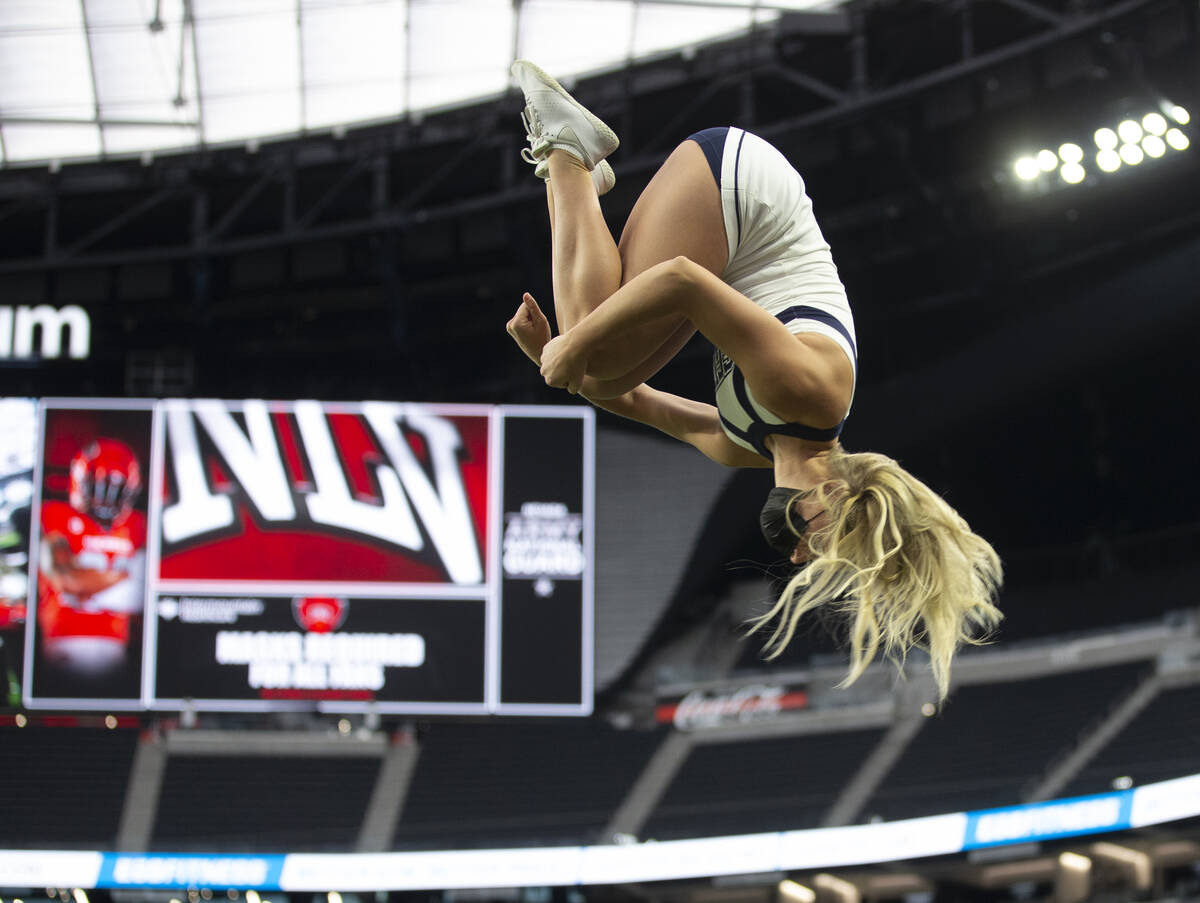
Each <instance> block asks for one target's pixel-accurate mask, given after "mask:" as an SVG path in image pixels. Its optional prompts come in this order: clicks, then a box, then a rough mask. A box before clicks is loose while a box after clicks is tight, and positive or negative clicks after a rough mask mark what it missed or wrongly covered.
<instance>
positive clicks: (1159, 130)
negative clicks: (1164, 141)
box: [1142, 113, 1167, 135]
mask: <svg viewBox="0 0 1200 903" xmlns="http://www.w3.org/2000/svg"><path fill="white" fill-rule="evenodd" d="M1142 128H1143V129H1144V130H1145V131H1146V132H1147V133H1149V134H1151V135H1161V134H1163V133H1164V132H1166V130H1167V120H1166V119H1164V118H1163V115H1162V114H1161V113H1147V114H1146V115H1145V116H1143V117H1142Z"/></svg>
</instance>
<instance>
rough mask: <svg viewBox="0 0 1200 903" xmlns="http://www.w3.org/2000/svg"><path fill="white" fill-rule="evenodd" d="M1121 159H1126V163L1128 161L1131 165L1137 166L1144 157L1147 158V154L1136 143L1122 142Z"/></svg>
mask: <svg viewBox="0 0 1200 903" xmlns="http://www.w3.org/2000/svg"><path fill="white" fill-rule="evenodd" d="M1121 159H1122V160H1124V161H1125V162H1126V163H1128V164H1129V165H1130V166H1137V165H1138V164H1139V163H1141V162H1142V161H1143V160H1144V159H1146V155H1145V154H1144V153H1143V152H1142V149H1141V148H1140V147H1139V146H1138V145H1136V144H1122V145H1121Z"/></svg>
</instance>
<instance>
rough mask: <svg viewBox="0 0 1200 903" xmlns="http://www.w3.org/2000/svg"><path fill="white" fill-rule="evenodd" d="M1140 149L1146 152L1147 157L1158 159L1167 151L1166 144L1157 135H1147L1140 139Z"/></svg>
mask: <svg viewBox="0 0 1200 903" xmlns="http://www.w3.org/2000/svg"><path fill="white" fill-rule="evenodd" d="M1142 150H1144V151H1145V152H1146V156H1147V157H1154V158H1155V159H1158V158H1159V157H1161V156H1162V155H1163V154H1165V153H1166V152H1167V145H1166V142H1165V141H1163V140H1162V139H1161V138H1159V137H1158V135H1147V136H1146V137H1145V138H1143V139H1142Z"/></svg>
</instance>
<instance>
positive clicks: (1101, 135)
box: [1094, 127, 1120, 150]
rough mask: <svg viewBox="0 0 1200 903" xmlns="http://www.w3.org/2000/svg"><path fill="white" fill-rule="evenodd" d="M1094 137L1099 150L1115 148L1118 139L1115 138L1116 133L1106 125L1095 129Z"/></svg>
mask: <svg viewBox="0 0 1200 903" xmlns="http://www.w3.org/2000/svg"><path fill="white" fill-rule="evenodd" d="M1094 137H1095V139H1096V147H1098V148H1100V150H1116V149H1117V144H1118V142H1119V141H1120V139H1119V138H1117V133H1116V132H1114V131H1113V130H1112V129H1110V128H1108V127H1105V128H1102V129H1096V134H1095V136H1094Z"/></svg>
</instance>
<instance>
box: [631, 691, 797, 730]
mask: <svg viewBox="0 0 1200 903" xmlns="http://www.w3.org/2000/svg"><path fill="white" fill-rule="evenodd" d="M807 705H808V694H807V693H805V692H804V691H802V690H788V688H787V687H784V686H782V685H780V684H746V685H745V686H742V687H737V688H736V689H732V690H721V691H713V692H707V691H705V690H693V691H692V692H691V693H688V694H687V695H686V696H684V697H683V698H682V699H680V700H679V701H678V702H673V703H665V704H663V705H660V706H658V708H657V709H656V710H655V713H654V715H655V718H654V720H655V721H657V722H658V723H659V724H674V725H675V727H676V728H678V729H679V730H681V731H691V730H697V729H700V728H708V727H718V726H720V725H724V724H735V723H741V724H745V723H747V722H753V721H763V720H767V719H770V718H774V717H775V716H776V715H778V714H779V713H780V712H783V711H788V710H790V709H802V708H805V707H806V706H807Z"/></svg>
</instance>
